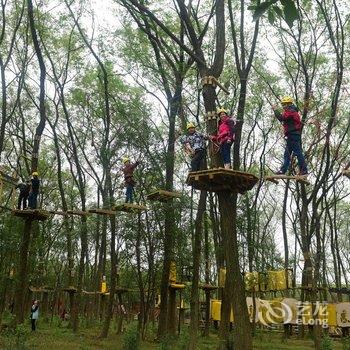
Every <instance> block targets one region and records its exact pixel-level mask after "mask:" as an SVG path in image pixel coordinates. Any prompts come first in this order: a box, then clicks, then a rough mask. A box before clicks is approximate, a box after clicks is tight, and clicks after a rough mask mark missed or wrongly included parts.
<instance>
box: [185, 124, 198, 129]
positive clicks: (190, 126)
mask: <svg viewBox="0 0 350 350" xmlns="http://www.w3.org/2000/svg"><path fill="white" fill-rule="evenodd" d="M195 127H196V126H195V125H194V124H193V123H187V127H186V128H187V130H188V129H191V128H195Z"/></svg>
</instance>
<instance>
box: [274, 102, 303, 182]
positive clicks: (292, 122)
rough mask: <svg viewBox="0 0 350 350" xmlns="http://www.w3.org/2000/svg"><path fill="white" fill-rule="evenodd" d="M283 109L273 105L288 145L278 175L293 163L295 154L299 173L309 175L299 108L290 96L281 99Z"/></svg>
mask: <svg viewBox="0 0 350 350" xmlns="http://www.w3.org/2000/svg"><path fill="white" fill-rule="evenodd" d="M281 104H282V108H283V111H282V112H280V111H279V110H278V108H277V106H272V109H273V111H274V114H275V117H276V118H277V119H278V120H279V121H280V122H281V123H282V125H283V128H284V137H285V139H286V147H285V150H284V162H283V165H282V167H281V169H280V170H279V171H278V172H277V173H276V175H283V174H285V173H286V172H287V170H288V168H289V165H290V163H291V160H292V159H291V158H292V157H293V155H295V156H296V157H297V158H298V167H299V175H307V173H308V170H307V166H306V163H305V158H304V154H303V150H302V147H301V129H302V122H301V118H300V114H299V109H298V107H297V106H295V105H294V101H293V99H292V98H291V97H290V96H285V97H283V98H282V99H281Z"/></svg>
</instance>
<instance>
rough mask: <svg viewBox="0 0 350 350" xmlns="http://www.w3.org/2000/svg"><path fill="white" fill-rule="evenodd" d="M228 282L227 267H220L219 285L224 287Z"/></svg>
mask: <svg viewBox="0 0 350 350" xmlns="http://www.w3.org/2000/svg"><path fill="white" fill-rule="evenodd" d="M225 282H226V267H220V271H219V287H220V288H224V287H225Z"/></svg>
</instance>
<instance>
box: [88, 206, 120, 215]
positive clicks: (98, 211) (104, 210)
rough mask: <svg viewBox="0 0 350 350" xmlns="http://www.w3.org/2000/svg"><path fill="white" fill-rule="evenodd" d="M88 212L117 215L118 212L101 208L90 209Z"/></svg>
mask: <svg viewBox="0 0 350 350" xmlns="http://www.w3.org/2000/svg"><path fill="white" fill-rule="evenodd" d="M88 212H89V213H92V214H98V215H115V214H116V212H115V211H114V210H110V209H99V208H95V209H89V210H88Z"/></svg>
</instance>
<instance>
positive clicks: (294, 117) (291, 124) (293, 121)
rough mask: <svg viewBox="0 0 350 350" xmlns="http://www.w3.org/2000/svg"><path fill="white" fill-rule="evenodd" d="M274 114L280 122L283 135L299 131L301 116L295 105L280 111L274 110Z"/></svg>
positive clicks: (298, 132)
mask: <svg viewBox="0 0 350 350" xmlns="http://www.w3.org/2000/svg"><path fill="white" fill-rule="evenodd" d="M275 116H276V118H277V119H278V120H279V121H280V122H282V124H283V129H284V135H285V136H288V135H291V134H300V133H301V126H302V124H301V118H300V114H299V111H298V108H297V107H296V106H294V105H292V106H290V107H289V108H287V109H285V110H284V111H283V112H282V113H280V112H279V111H275Z"/></svg>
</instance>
